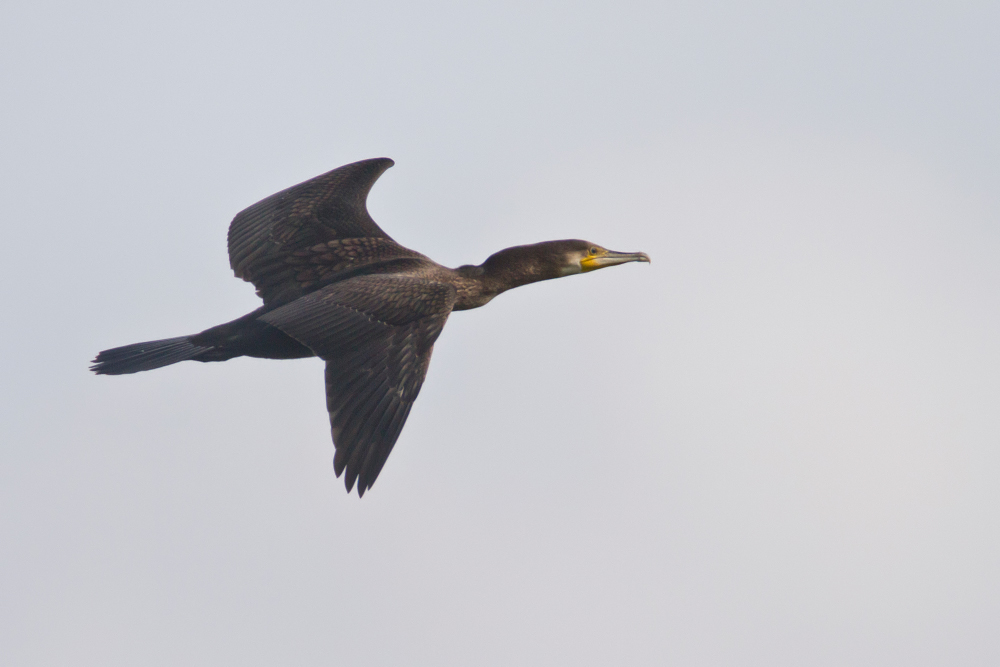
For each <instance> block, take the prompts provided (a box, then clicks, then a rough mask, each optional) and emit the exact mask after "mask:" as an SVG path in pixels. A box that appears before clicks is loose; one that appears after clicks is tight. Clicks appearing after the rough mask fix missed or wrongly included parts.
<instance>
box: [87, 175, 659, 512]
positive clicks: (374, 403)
mask: <svg viewBox="0 0 1000 667" xmlns="http://www.w3.org/2000/svg"><path fill="white" fill-rule="evenodd" d="M392 165H393V161H392V160H390V159H388V158H376V159H372V160H362V161H361V162H355V163H353V164H349V165H345V166H343V167H340V168H338V169H334V170H333V171H330V172H327V173H326V174H323V175H322V176H317V177H316V178H313V179H311V180H308V181H305V182H304V183H300V184H299V185H296V186H293V187H291V188H288V189H287V190H283V191H281V192H279V193H277V194H274V195H271V196H270V197H268V198H266V199H264V200H262V201H260V202H257V203H256V204H254V205H253V206H251V207H249V208H247V209H245V210H243V211H242V212H240V213H239V214H237V216H236V217H235V218H233V221H232V223H231V224H230V226H229V262H230V265H231V266H232V268H233V271H234V272H235V274H236V276H237V277H239V278H242V279H243V280H246V281H249V282H251V283H253V285H254V286H255V287H256V288H257V294H258V295H259V296H260V297H261V298H262V299H263V300H264V305H263V306H262V307H260V308H258V309H257V310H255V311H253V312H252V313H250V314H248V315H244V316H243V317H241V318H239V319H236V320H233V321H232V322H229V323H227V324H220V325H219V326H217V327H212V328H211V329H206V330H205V331H202V332H201V333H199V334H194V335H191V336H180V337H178V338H167V339H165V340H156V341H150V342H146V343H136V344H134V345H126V346H124V347H117V348H114V349H111V350H105V351H103V352H101V353H100V354H98V355H97V358H96V359H94V362H93V364H94V365H93V366H92V367H91V370H93V371H94V372H95V373H98V374H102V375H122V374H125V373H136V372H138V371H148V370H152V369H154V368H160V367H162V366H167V365H169V364H174V363H177V362H178V361H185V360H188V359H193V360H195V361H225V360H227V359H232V358H234V357H241V356H249V357H261V358H265V359H298V358H302V357H312V356H317V357H320V358H321V359H323V360H324V361H326V401H327V408H328V410H329V412H330V425H331V429H332V431H333V443H334V446H335V449H336V453H335V455H334V459H333V467H334V471H335V472H336V474H337V476H338V477H339V476H340V475H341V473H343V472H344V471H345V470H346V471H347V475H346V476H345V478H344V481H345V483H346V486H347V492H348V493H350V492H351V489H352V487H353V486H354V484H355V482H357V485H358V495H359V496H363V495H364V493H365V491H367V490H368V489H370V488H371V486H372V484H374V483H375V478H376V477H378V474H379V472H380V471H381V470H382V466H383V465H384V464H385V460H386V458H387V457H388V456H389V452H391V451H392V447H393V445H394V444H395V443H396V439H397V438H398V437H399V432H400V430H401V429H402V428H403V423H404V422H405V421H406V417H407V415H409V413H410V408H411V407H412V405H413V401H414V400H416V398H417V394H418V393H419V392H420V385H421V384H422V383H423V381H424V376H425V375H426V374H427V366H428V364H429V363H430V360H431V351H432V350H433V347H434V341H435V340H437V337H438V335H439V334H440V333H441V329H442V327H444V323H445V321H447V319H448V315H449V314H450V313H451V311H453V310H467V309H469V308H478V307H479V306H483V305H485V304H487V303H488V302H489V301H490V300H491V299H492V298H493V297H495V296H496V295H498V294H500V293H501V292H505V291H507V290H509V289H511V288H514V287H519V286H521V285H527V284H528V283H533V282H537V281H539V280H548V279H550V278H559V277H562V276H568V275H572V274H574V273H586V272H588V271H593V270H595V269H602V268H604V267H607V266H615V265H616V264H624V263H626V262H648V261H649V257H648V256H647V255H646V254H645V253H641V252H636V253H622V252H613V251H611V250H607V249H606V248H602V247H601V246H599V245H596V244H593V243H588V242H586V241H579V240H565V241H547V242H545V243H536V244H534V245H524V246H515V247H513V248H507V249H506V250H501V251H500V252H498V253H496V254H494V255H491V256H490V257H489V258H488V259H487V260H486V261H485V262H483V263H482V264H481V265H479V266H471V265H467V266H460V267H458V268H457V269H449V268H446V267H444V266H441V265H440V264H438V263H436V262H434V261H432V260H430V259H429V258H427V257H425V256H424V255H421V254H420V253H419V252H414V251H413V250H410V249H408V248H404V247H403V246H401V245H399V244H398V243H396V242H395V241H393V240H392V238H390V237H389V235H388V234H386V233H385V232H384V231H382V229H381V228H379V226H378V225H376V224H375V221H374V220H372V218H371V216H370V215H369V214H368V209H367V207H366V205H365V201H366V199H367V197H368V191H369V190H371V187H372V185H373V184H374V183H375V181H376V180H377V179H378V177H379V176H381V175H382V172H384V171H385V170H386V169H388V168H389V167H391V166H392Z"/></svg>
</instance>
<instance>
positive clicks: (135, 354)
mask: <svg viewBox="0 0 1000 667" xmlns="http://www.w3.org/2000/svg"><path fill="white" fill-rule="evenodd" d="M209 349H210V348H207V347H202V346H200V345H195V344H194V343H192V342H191V340H190V338H189V337H188V336H180V337H179V338H165V339H164V340H151V341H147V342H145V343H134V344H132V345H125V346H123V347H116V348H113V349H110V350H104V351H103V352H101V353H100V354H98V355H97V358H95V359H94V362H93V364H94V365H93V366H91V367H90V370H92V371H94V372H95V373H97V374H98V375H124V374H126V373H138V372H139V371H151V370H153V369H154V368H162V367H163V366H169V365H170V364H176V363H177V362H178V361H186V360H188V359H194V358H195V357H197V356H198V355H199V354H201V353H202V352H205V351H206V350H209Z"/></svg>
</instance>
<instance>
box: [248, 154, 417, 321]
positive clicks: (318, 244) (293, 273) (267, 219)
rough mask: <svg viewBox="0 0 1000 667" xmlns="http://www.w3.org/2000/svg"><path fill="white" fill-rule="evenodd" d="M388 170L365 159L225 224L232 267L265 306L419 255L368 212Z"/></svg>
mask: <svg viewBox="0 0 1000 667" xmlns="http://www.w3.org/2000/svg"><path fill="white" fill-rule="evenodd" d="M392 165H393V161H392V160H390V159H389V158H375V159H372V160H362V161H361V162H355V163H353V164H348V165H345V166H343V167H338V168H337V169H334V170H333V171H329V172H327V173H325V174H323V175H321V176H317V177H316V178H312V179H310V180H308V181H305V182H303V183H299V184H298V185H295V186H292V187H290V188H288V189H286V190H282V191H281V192H278V193H277V194H273V195H271V196H270V197H267V198H266V199H263V200H261V201H259V202H257V203H256V204H254V205H253V206H250V207H249V208H246V209H244V210H243V211H241V212H240V213H238V214H237V215H236V217H235V218H233V221H232V223H230V225H229V237H228V241H229V263H230V265H231V266H232V268H233V272H234V273H235V274H236V276H237V277H238V278H242V279H244V280H247V281H249V282H251V283H253V284H254V286H255V287H256V288H257V293H258V294H259V295H260V296H261V297H262V298H263V299H264V302H265V303H266V304H268V305H271V304H282V303H289V302H291V301H293V300H294V299H296V298H298V297H300V296H302V295H304V294H307V293H308V292H310V291H312V290H314V289H316V288H318V287H319V286H322V285H323V284H326V283H328V282H331V281H332V280H334V279H336V277H337V276H338V275H339V274H343V272H345V271H350V270H351V269H354V268H357V267H359V266H364V265H366V264H371V263H377V262H384V261H389V260H393V259H397V258H401V257H423V256H422V255H420V254H419V253H415V252H413V251H412V250H408V249H406V248H404V247H402V246H400V245H399V244H398V243H396V242H395V241H393V240H392V238H390V237H389V235H388V234H386V233H385V232H384V231H382V229H381V228H380V227H379V226H378V225H377V224H375V221H374V220H372V217H371V215H369V213H368V207H367V204H366V201H367V199H368V192H369V191H370V190H371V188H372V186H373V185H374V184H375V181H376V180H378V178H379V176H381V175H382V173H383V172H384V171H385V170H386V169H388V168H389V167H391V166H392Z"/></svg>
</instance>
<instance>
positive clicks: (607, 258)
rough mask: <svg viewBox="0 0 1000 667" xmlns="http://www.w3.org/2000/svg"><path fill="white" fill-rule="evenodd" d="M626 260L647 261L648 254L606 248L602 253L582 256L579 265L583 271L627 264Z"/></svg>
mask: <svg viewBox="0 0 1000 667" xmlns="http://www.w3.org/2000/svg"><path fill="white" fill-rule="evenodd" d="M628 262H646V263H648V262H649V255H647V254H646V253H644V252H615V251H614V250H608V251H606V252H604V253H603V254H600V255H596V256H593V257H584V258H583V259H581V260H580V267H581V268H582V269H583V272H584V273H586V272H587V271H594V270H596V269H603V268H605V267H608V266H617V265H618V264H627V263H628Z"/></svg>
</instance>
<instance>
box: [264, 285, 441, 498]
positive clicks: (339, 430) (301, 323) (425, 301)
mask: <svg viewBox="0 0 1000 667" xmlns="http://www.w3.org/2000/svg"><path fill="white" fill-rule="evenodd" d="M454 305H455V288H454V287H452V286H451V285H448V284H445V283H438V282H433V281H429V280H423V279H420V278H414V277H410V276H402V275H369V276H359V277H356V278H350V279H348V280H345V281H343V282H338V283H334V284H332V285H327V286H326V287H322V288H320V289H318V290H316V291H314V292H311V293H310V294H307V295H306V296H304V297H302V298H299V299H297V300H295V301H293V302H292V303H290V304H288V305H286V306H282V307H280V308H277V309H275V310H273V311H271V312H269V313H267V314H266V315H264V316H262V317H261V319H262V320H264V321H265V322H267V323H268V324H272V325H274V326H276V327H278V328H279V329H281V330H282V331H284V332H285V333H286V334H288V335H289V336H291V337H293V338H295V339H296V340H298V341H300V342H301V343H303V344H304V345H307V346H308V347H309V348H311V349H312V350H313V351H314V352H315V353H316V355H317V356H319V357H321V358H323V359H324V360H326V402H327V409H328V410H329V411H330V426H331V429H332V431H333V444H334V446H335V447H336V450H337V452H336V454H335V456H334V459H333V466H334V470H335V471H336V473H337V476H338V477H339V476H340V474H341V473H342V472H344V471H345V470H346V471H347V475H346V477H345V478H344V482H345V484H346V486H347V491H348V492H350V491H351V489H352V488H353V487H354V483H355V482H357V484H358V495H359V496H360V495H364V493H365V491H367V490H368V489H369V488H371V486H372V484H374V483H375V478H376V477H378V474H379V472H380V471H381V470H382V466H383V465H385V460H386V458H388V456H389V452H391V451H392V447H393V445H395V444H396V439H397V438H398V437H399V433H400V431H401V430H402V428H403V424H404V423H405V422H406V417H407V416H408V415H409V414H410V408H411V407H412V406H413V402H414V401H415V400H416V398H417V394H419V393H420V386H421V385H422V384H423V382H424V377H425V376H426V375H427V367H428V365H429V364H430V360H431V352H432V350H433V346H434V341H435V340H437V337H438V335H440V333H441V329H442V328H443V327H444V323H445V321H446V320H447V319H448V315H449V314H450V313H451V309H452V307H453V306H454Z"/></svg>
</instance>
